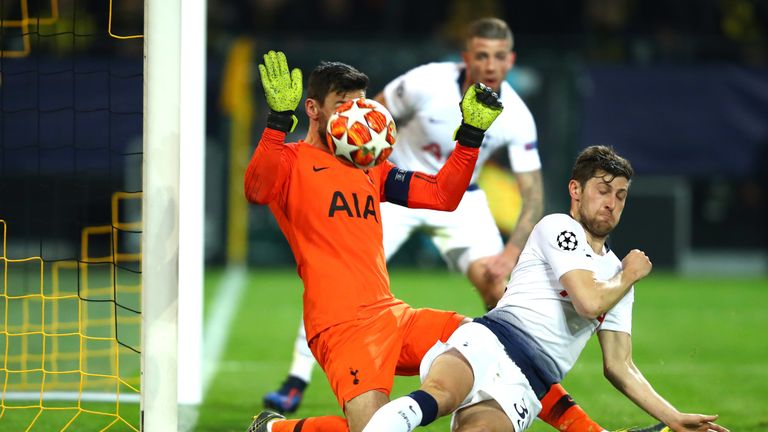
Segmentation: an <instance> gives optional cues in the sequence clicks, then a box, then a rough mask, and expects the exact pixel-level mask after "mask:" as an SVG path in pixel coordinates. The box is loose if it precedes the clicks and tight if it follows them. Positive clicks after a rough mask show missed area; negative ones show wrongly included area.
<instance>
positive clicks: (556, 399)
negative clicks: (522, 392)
mask: <svg viewBox="0 0 768 432" xmlns="http://www.w3.org/2000/svg"><path fill="white" fill-rule="evenodd" d="M539 418H540V419H542V420H544V421H545V422H547V423H549V424H550V425H552V426H553V427H555V429H557V430H559V431H561V432H600V431H603V430H604V429H603V428H602V427H601V426H600V425H599V424H597V423H595V422H594V421H593V420H592V419H591V418H589V416H588V415H587V413H586V412H584V410H582V409H581V407H580V406H579V405H578V404H576V402H575V401H574V400H573V398H572V397H571V395H569V394H568V393H567V392H566V391H565V389H564V388H563V386H561V385H560V384H555V385H553V386H552V387H550V389H549V391H548V392H547V394H546V395H544V398H542V399H541V412H540V413H539Z"/></svg>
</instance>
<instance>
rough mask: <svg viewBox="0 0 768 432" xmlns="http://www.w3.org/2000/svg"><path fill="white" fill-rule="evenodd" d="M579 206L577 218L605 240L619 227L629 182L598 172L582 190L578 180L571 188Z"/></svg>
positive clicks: (574, 200)
mask: <svg viewBox="0 0 768 432" xmlns="http://www.w3.org/2000/svg"><path fill="white" fill-rule="evenodd" d="M569 188H570V189H571V198H572V199H573V202H574V204H575V206H576V212H575V213H576V214H575V215H574V216H575V217H576V218H577V219H578V221H579V222H581V224H582V225H583V226H584V228H585V229H586V230H587V231H588V232H589V233H590V234H592V235H593V236H594V237H598V238H604V237H606V236H608V234H609V233H610V232H611V231H613V229H614V228H616V225H618V224H619V219H621V213H622V212H623V211H624V204H625V202H626V199H627V193H628V189H629V180H627V178H626V177H615V176H611V175H610V174H608V173H606V172H604V171H598V172H597V173H596V175H595V176H594V177H592V178H591V179H589V180H588V181H587V183H586V184H584V186H583V187H582V186H581V185H579V183H578V182H577V181H576V180H571V184H570V185H569Z"/></svg>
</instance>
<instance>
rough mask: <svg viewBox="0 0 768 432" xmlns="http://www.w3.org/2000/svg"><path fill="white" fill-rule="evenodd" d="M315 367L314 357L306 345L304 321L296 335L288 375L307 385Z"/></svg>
mask: <svg viewBox="0 0 768 432" xmlns="http://www.w3.org/2000/svg"><path fill="white" fill-rule="evenodd" d="M314 366H315V356H313V355H312V351H310V349H309V345H307V333H306V332H305V331H304V320H302V321H301V325H300V326H299V334H298V335H296V343H295V344H294V346H293V362H292V363H291V370H290V372H288V373H289V374H290V375H293V376H295V377H298V378H301V379H302V380H304V382H306V383H307V384H309V382H310V380H311V379H312V369H313V368H314Z"/></svg>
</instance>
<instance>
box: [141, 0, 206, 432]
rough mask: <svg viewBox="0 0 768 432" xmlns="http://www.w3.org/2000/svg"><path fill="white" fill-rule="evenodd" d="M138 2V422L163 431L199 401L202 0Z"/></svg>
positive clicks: (172, 427)
mask: <svg viewBox="0 0 768 432" xmlns="http://www.w3.org/2000/svg"><path fill="white" fill-rule="evenodd" d="M182 3H183V7H182ZM144 8H145V9H144V20H145V22H144V37H145V40H144V54H145V56H144V168H143V169H144V172H143V179H144V185H143V190H144V203H143V206H142V208H143V221H144V229H143V234H142V283H143V296H142V349H141V352H142V359H141V364H142V374H141V412H142V425H141V429H142V430H144V431H149V432H160V431H163V432H166V431H176V430H178V424H179V421H178V420H179V419H178V405H179V404H199V403H200V402H201V399H202V390H201V375H202V374H201V365H200V359H201V354H202V348H201V346H202V341H201V338H202V286H203V278H202V275H203V218H204V216H203V213H204V212H203V203H204V189H205V188H204V178H205V176H204V173H205V169H204V154H205V153H204V151H205V150H204V149H205V130H204V128H205V119H204V116H205V82H204V81H205V78H204V77H205V35H206V32H205V25H206V21H205V13H206V12H205V8H206V2H205V0H184V1H183V2H182V0H146V2H145V5H144ZM182 22H183V25H182ZM179 287H183V289H181V290H180V289H179ZM180 376H181V377H183V379H179V377H180Z"/></svg>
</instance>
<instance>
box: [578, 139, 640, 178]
mask: <svg viewBox="0 0 768 432" xmlns="http://www.w3.org/2000/svg"><path fill="white" fill-rule="evenodd" d="M598 171H604V172H605V173H607V174H608V175H610V176H611V180H608V181H609V182H610V181H612V180H613V178H616V177H624V178H626V179H627V180H632V176H633V175H634V174H635V170H633V169H632V165H630V163H629V161H628V160H626V159H624V158H623V157H621V156H619V155H618V154H616V151H614V150H613V147H607V146H590V147H587V148H585V149H584V150H582V151H581V153H579V156H578V157H577V158H576V163H574V164H573V170H572V171H571V180H576V181H577V182H579V184H580V185H582V186H584V185H585V184H586V183H587V181H589V179H591V178H592V177H595V175H596V174H597V172H598Z"/></svg>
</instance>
